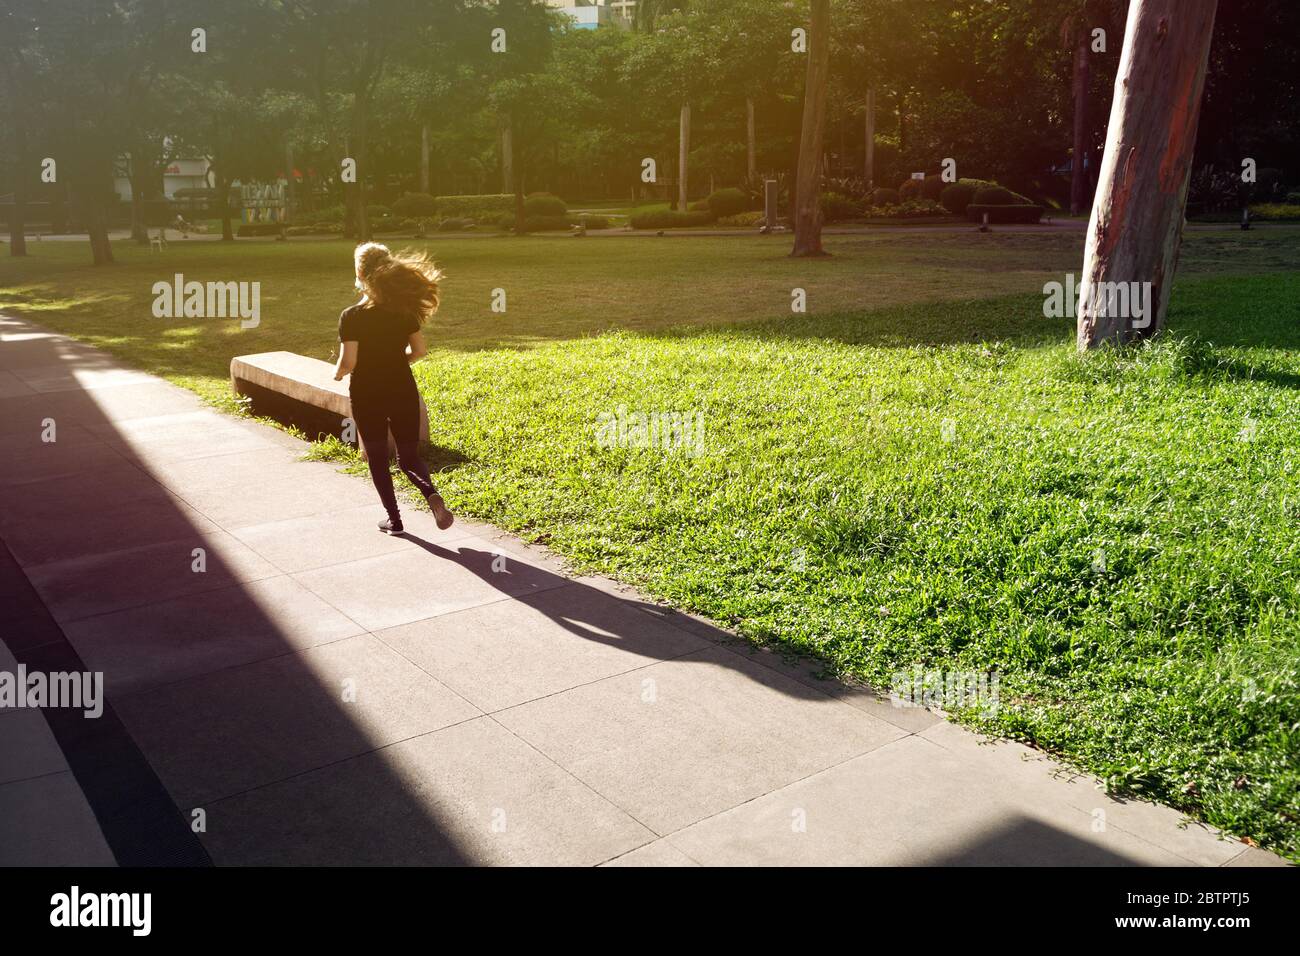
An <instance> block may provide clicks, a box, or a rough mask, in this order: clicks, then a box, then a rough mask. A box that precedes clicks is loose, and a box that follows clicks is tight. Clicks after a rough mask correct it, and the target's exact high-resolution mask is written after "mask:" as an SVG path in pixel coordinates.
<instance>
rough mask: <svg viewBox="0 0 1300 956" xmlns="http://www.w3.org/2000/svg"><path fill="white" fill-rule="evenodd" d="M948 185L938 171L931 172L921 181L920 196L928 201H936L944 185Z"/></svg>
mask: <svg viewBox="0 0 1300 956" xmlns="http://www.w3.org/2000/svg"><path fill="white" fill-rule="evenodd" d="M948 185H949V184H948V183H945V182H944V181H943V177H942V176H940V175H939V174H938V173H931V174H930V175H929V176H926V177H925V181H924V182H923V183H921V198H922V199H928V200H930V202H938V201H939V197H940V196H942V195H943V190H944V187H945V186H948Z"/></svg>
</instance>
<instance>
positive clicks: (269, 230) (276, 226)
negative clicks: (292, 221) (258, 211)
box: [235, 222, 285, 236]
mask: <svg viewBox="0 0 1300 956" xmlns="http://www.w3.org/2000/svg"><path fill="white" fill-rule="evenodd" d="M284 229H285V225H284V223H282V222H241V223H240V224H239V230H238V231H237V232H236V233H235V235H237V236H278V235H279V234H280V233H281V232H283V231H284Z"/></svg>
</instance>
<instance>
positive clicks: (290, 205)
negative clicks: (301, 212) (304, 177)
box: [284, 140, 298, 223]
mask: <svg viewBox="0 0 1300 956" xmlns="http://www.w3.org/2000/svg"><path fill="white" fill-rule="evenodd" d="M297 215H298V183H297V180H295V179H294V178H293V144H292V143H290V142H289V141H288V140H286V141H285V144H284V221H285V222H286V223H291V222H293V221H294V219H295V217H296V216H297Z"/></svg>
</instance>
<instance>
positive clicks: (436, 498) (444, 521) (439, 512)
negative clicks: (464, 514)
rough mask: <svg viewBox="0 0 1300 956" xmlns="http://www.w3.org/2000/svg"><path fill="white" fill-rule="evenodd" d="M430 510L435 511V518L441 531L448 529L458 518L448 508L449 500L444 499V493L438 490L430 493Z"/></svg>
mask: <svg viewBox="0 0 1300 956" xmlns="http://www.w3.org/2000/svg"><path fill="white" fill-rule="evenodd" d="M427 500H428V502H429V510H430V511H432V512H433V520H434V521H436V522H437V523H438V529H439V530H440V531H446V530H447V529H448V528H450V527H451V523H452V522H453V521H455V520H456V516H455V515H454V514H452V513H451V512H450V511H449V510H447V502H445V501H443V500H442V495H440V494H438V493H437V492H436V491H435V492H434V493H433V494H431V495H429V497H428V499H427Z"/></svg>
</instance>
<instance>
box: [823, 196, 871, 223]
mask: <svg viewBox="0 0 1300 956" xmlns="http://www.w3.org/2000/svg"><path fill="white" fill-rule="evenodd" d="M821 207H822V218H824V219H825V220H826V221H827V222H843V221H844V220H845V219H859V218H861V216H862V214H863V209H864V207H863V205H862V204H861V203H860V202H858V201H857V200H856V199H850V198H849V197H848V196H845V195H843V194H842V193H822V195H821Z"/></svg>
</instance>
